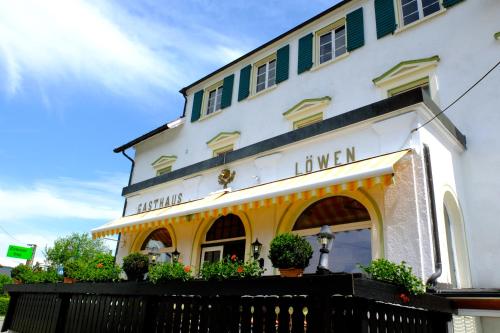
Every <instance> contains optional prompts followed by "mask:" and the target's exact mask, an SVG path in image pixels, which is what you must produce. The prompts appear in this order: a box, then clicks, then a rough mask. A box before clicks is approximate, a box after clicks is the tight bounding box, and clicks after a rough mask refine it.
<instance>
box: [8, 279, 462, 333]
mask: <svg viewBox="0 0 500 333" xmlns="http://www.w3.org/2000/svg"><path fill="white" fill-rule="evenodd" d="M5 289H6V291H8V292H9V294H10V296H11V302H10V305H9V308H8V311H7V315H6V317H5V322H4V325H3V330H8V329H9V330H12V331H15V332H19V333H30V332H36V333H44V332H71V333H78V332H169V333H174V332H175V333H177V332H255V333H260V332H314V333H315V332H439V333H442V332H447V327H448V322H449V321H450V320H451V313H452V312H453V309H452V307H451V304H450V302H449V301H448V300H446V299H444V298H441V297H437V296H433V295H429V294H426V295H422V296H411V295H410V300H409V302H408V300H407V299H405V298H404V297H400V294H401V290H400V289H398V287H395V286H393V285H389V284H385V283H380V282H376V281H372V280H368V279H365V278H362V277H361V276H359V275H356V274H354V275H353V274H332V275H325V276H318V275H306V276H304V277H302V278H280V277H276V276H272V277H262V278H258V279H253V280H226V281H191V282H171V283H168V284H163V285H153V284H150V283H133V282H122V283H76V284H35V285H8V286H6V287H5ZM403 301H405V302H406V303H403Z"/></svg>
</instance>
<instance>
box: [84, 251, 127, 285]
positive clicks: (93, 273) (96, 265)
mask: <svg viewBox="0 0 500 333" xmlns="http://www.w3.org/2000/svg"><path fill="white" fill-rule="evenodd" d="M120 273H121V269H120V267H118V266H117V265H115V258H114V257H113V256H112V255H111V254H106V253H101V254H97V255H96V256H95V257H94V259H92V260H90V261H89V262H87V263H85V264H84V266H83V267H82V271H81V272H80V274H77V276H76V279H78V280H80V281H86V282H111V281H118V280H119V279H120Z"/></svg>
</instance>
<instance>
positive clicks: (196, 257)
mask: <svg viewBox="0 0 500 333" xmlns="http://www.w3.org/2000/svg"><path fill="white" fill-rule="evenodd" d="M232 214H233V215H236V216H238V217H239V218H240V220H241V223H242V224H243V228H244V229H245V258H244V259H245V260H246V259H247V258H248V256H249V255H250V244H251V242H252V238H253V230H252V226H251V223H250V219H249V218H248V216H247V214H246V213H244V212H234V213H232ZM226 215H228V214H226ZM221 216H225V215H222V214H221V215H218V216H216V217H212V218H209V219H205V218H204V219H202V220H201V221H200V223H199V225H198V227H197V228H196V231H195V234H194V239H193V247H192V249H191V253H192V255H191V266H192V267H196V268H197V269H199V267H198V266H199V263H200V260H201V251H202V249H201V246H202V244H203V243H204V242H205V237H206V234H207V232H208V230H209V229H210V227H211V226H212V224H214V222H215V221H217V219H218V218H220V217H221Z"/></svg>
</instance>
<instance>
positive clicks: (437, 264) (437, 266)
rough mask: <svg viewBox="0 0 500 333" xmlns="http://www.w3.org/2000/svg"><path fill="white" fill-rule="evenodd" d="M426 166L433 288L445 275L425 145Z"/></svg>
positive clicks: (428, 158) (427, 152) (430, 281)
mask: <svg viewBox="0 0 500 333" xmlns="http://www.w3.org/2000/svg"><path fill="white" fill-rule="evenodd" d="M424 164H425V173H426V176H427V188H428V189H429V203H430V206H431V222H432V240H433V243H434V273H432V275H431V276H430V277H429V278H428V279H427V282H426V284H427V285H431V286H433V287H435V286H436V284H437V282H436V281H437V279H438V277H440V276H441V274H442V273H443V263H442V262H441V248H440V245H439V231H438V225H437V214H436V200H435V196H434V182H433V178H432V168H431V155H430V152H429V146H427V145H426V144H424Z"/></svg>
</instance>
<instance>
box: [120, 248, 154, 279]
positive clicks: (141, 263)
mask: <svg viewBox="0 0 500 333" xmlns="http://www.w3.org/2000/svg"><path fill="white" fill-rule="evenodd" d="M148 267H149V257H148V256H147V255H145V254H142V253H131V254H129V255H128V256H126V257H124V258H123V265H122V268H123V271H124V272H125V273H126V274H127V279H128V280H129V281H142V280H144V275H145V274H146V273H147V272H148Z"/></svg>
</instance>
